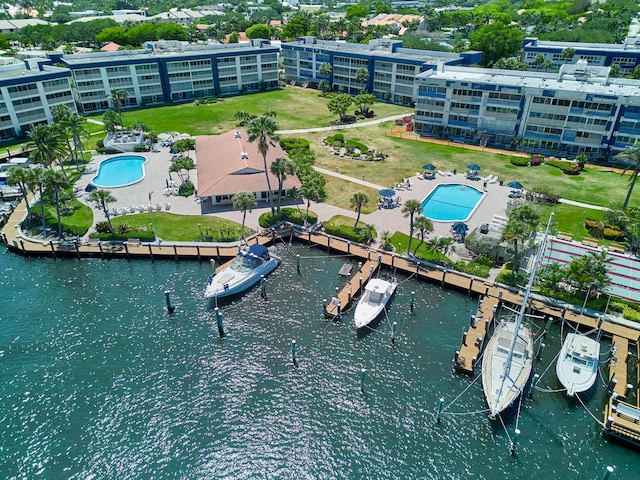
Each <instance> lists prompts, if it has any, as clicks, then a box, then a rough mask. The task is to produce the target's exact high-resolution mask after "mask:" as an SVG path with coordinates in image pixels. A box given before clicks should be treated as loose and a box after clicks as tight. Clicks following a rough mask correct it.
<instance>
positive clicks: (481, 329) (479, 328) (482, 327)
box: [453, 295, 500, 375]
mask: <svg viewBox="0 0 640 480" xmlns="http://www.w3.org/2000/svg"><path fill="white" fill-rule="evenodd" d="M499 301H500V300H499V299H497V298H495V297H490V296H487V295H483V296H481V297H480V300H479V301H478V310H477V312H476V313H475V315H472V316H471V319H470V321H469V328H468V330H466V331H465V332H463V333H462V346H461V347H460V350H459V351H457V352H456V354H455V357H454V359H453V366H454V369H455V370H457V371H459V372H462V373H466V374H467V375H473V370H474V367H475V366H476V364H477V359H478V358H480V353H481V352H482V347H484V344H485V340H486V337H487V334H488V332H489V328H490V326H491V325H492V323H493V320H494V317H495V312H496V309H497V308H498V305H499Z"/></svg>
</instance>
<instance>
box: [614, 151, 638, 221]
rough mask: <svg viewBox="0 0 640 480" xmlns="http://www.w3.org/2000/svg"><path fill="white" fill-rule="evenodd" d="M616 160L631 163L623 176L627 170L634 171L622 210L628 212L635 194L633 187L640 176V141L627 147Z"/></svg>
mask: <svg viewBox="0 0 640 480" xmlns="http://www.w3.org/2000/svg"><path fill="white" fill-rule="evenodd" d="M616 158H619V159H621V160H623V161H625V162H628V163H629V166H627V168H625V170H624V172H622V173H623V175H624V174H625V173H626V172H627V170H631V169H633V172H632V173H631V180H630V183H629V190H628V191H627V196H626V198H625V199H624V203H623V204H622V210H626V209H627V206H628V205H629V200H631V194H632V193H633V187H635V185H636V180H638V175H640V141H636V143H634V144H633V146H631V147H627V148H625V149H624V150H622V151H621V152H620V153H619V154H618V155H616Z"/></svg>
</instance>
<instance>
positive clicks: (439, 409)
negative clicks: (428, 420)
mask: <svg viewBox="0 0 640 480" xmlns="http://www.w3.org/2000/svg"><path fill="white" fill-rule="evenodd" d="M443 407H444V397H440V403H439V404H438V415H436V423H440V419H441V418H442V409H443Z"/></svg>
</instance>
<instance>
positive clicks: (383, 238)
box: [380, 230, 393, 251]
mask: <svg viewBox="0 0 640 480" xmlns="http://www.w3.org/2000/svg"><path fill="white" fill-rule="evenodd" d="M391 237H392V234H391V232H390V231H389V230H383V232H382V233H381V234H380V242H382V249H383V250H387V251H389V250H391V249H392V248H393V244H392V243H391Z"/></svg>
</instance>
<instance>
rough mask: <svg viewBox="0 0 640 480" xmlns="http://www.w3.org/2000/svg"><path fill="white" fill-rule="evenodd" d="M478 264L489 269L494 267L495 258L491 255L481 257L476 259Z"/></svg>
mask: <svg viewBox="0 0 640 480" xmlns="http://www.w3.org/2000/svg"><path fill="white" fill-rule="evenodd" d="M476 262H478V263H479V264H480V265H485V266H487V267H492V266H493V258H491V257H490V256H489V255H484V254H482V255H480V256H479V257H478V258H476Z"/></svg>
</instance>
